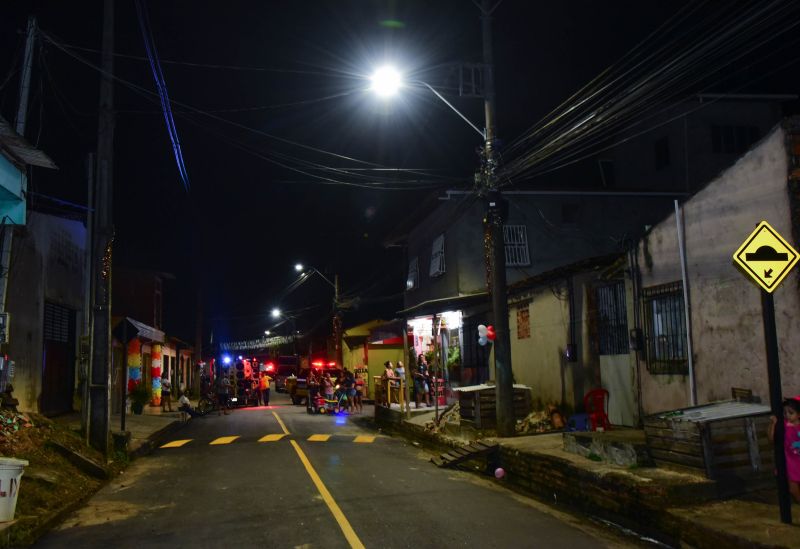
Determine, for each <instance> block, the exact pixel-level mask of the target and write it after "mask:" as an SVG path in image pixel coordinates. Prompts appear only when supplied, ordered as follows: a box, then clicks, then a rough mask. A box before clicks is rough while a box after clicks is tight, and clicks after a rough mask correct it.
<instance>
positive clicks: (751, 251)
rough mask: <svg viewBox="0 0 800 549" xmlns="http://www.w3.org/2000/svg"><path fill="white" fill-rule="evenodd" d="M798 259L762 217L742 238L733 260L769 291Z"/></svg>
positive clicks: (792, 249) (781, 279) (777, 284)
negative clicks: (753, 228)
mask: <svg viewBox="0 0 800 549" xmlns="http://www.w3.org/2000/svg"><path fill="white" fill-rule="evenodd" d="M798 259H800V254H798V253H797V252H796V251H795V250H794V248H792V247H791V246H790V245H789V243H788V242H786V240H784V239H783V237H782V236H781V235H780V234H778V231H776V230H775V229H773V228H772V227H771V226H770V224H769V223H767V222H766V221H762V222H761V223H759V224H758V226H757V227H756V229H755V230H754V231H753V232H752V233H750V236H748V237H747V239H745V241H744V244H742V245H741V246H740V247H739V249H738V250H736V253H734V254H733V261H734V262H735V263H736V264H737V265H738V266H739V267H741V269H742V271H743V272H744V273H745V274H746V275H747V276H749V277H750V278H752V279H753V281H754V282H755V283H756V284H758V285H759V286H761V287H762V288H764V290H766V291H767V292H769V293H772V292H774V291H775V289H776V288H777V287H778V286H779V285H780V283H781V281H783V279H784V278H785V277H786V275H788V274H789V271H791V270H792V267H794V266H795V264H796V263H797V260H798Z"/></svg>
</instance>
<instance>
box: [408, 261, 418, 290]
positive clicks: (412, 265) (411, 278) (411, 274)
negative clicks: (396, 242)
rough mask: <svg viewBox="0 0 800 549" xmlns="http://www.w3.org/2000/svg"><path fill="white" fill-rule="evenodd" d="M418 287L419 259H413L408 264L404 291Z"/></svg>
mask: <svg viewBox="0 0 800 549" xmlns="http://www.w3.org/2000/svg"><path fill="white" fill-rule="evenodd" d="M418 287H419V258H417V257H415V258H414V259H412V260H411V261H409V262H408V278H406V290H413V289H414V288H418Z"/></svg>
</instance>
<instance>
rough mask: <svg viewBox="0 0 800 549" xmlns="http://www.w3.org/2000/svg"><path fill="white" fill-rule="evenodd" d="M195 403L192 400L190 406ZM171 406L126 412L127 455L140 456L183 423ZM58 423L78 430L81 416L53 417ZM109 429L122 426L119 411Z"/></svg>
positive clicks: (115, 430)
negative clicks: (168, 410) (128, 434)
mask: <svg viewBox="0 0 800 549" xmlns="http://www.w3.org/2000/svg"><path fill="white" fill-rule="evenodd" d="M195 405H196V403H195V402H193V403H192V406H195ZM176 409H177V407H176V406H173V412H162V411H161V408H160V407H157V406H150V405H145V407H144V411H143V413H142V414H141V415H137V414H133V413H130V412H128V413H126V414H125V430H126V431H129V432H130V433H131V438H130V441H129V442H128V455H129V456H130V457H134V458H135V457H141V456H143V455H146V454H147V453H149V452H150V451H152V450H153V449H154V448H155V445H156V444H157V443H158V442H159V441H160V440H161V439H162V438H163V437H165V436H166V435H168V434H169V433H171V432H173V431H175V430H177V429H179V428H180V427H181V425H183V423H182V421H181V413H180V412H178V411H174V410H176ZM55 421H56V422H58V423H64V424H67V425H68V426H69V427H70V428H71V429H75V430H78V429H80V426H81V418H80V415H79V414H77V413H74V414H68V415H65V416H61V417H58V418H55ZM109 421H110V425H109V430H110V431H111V432H112V433H116V432H119V431H120V430H121V427H122V423H121V421H122V418H121V416H120V414H119V413H117V414H112V415H111V418H110V420H109Z"/></svg>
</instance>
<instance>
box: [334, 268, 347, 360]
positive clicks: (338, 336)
mask: <svg viewBox="0 0 800 549" xmlns="http://www.w3.org/2000/svg"><path fill="white" fill-rule="evenodd" d="M333 332H334V334H333V337H334V338H335V340H336V363H337V364H338V365H339V367H340V368H344V364H343V361H344V354H343V350H342V313H341V312H340V310H339V275H338V274H336V275H333Z"/></svg>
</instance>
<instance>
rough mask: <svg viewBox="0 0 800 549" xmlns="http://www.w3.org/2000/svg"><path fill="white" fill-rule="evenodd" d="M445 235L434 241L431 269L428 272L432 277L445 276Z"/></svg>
mask: <svg viewBox="0 0 800 549" xmlns="http://www.w3.org/2000/svg"><path fill="white" fill-rule="evenodd" d="M444 267H445V265H444V235H443V234H440V235H439V236H437V237H436V239H435V240H434V241H433V246H432V248H431V268H430V270H429V271H428V274H429V275H430V276H439V275H443V274H444Z"/></svg>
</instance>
